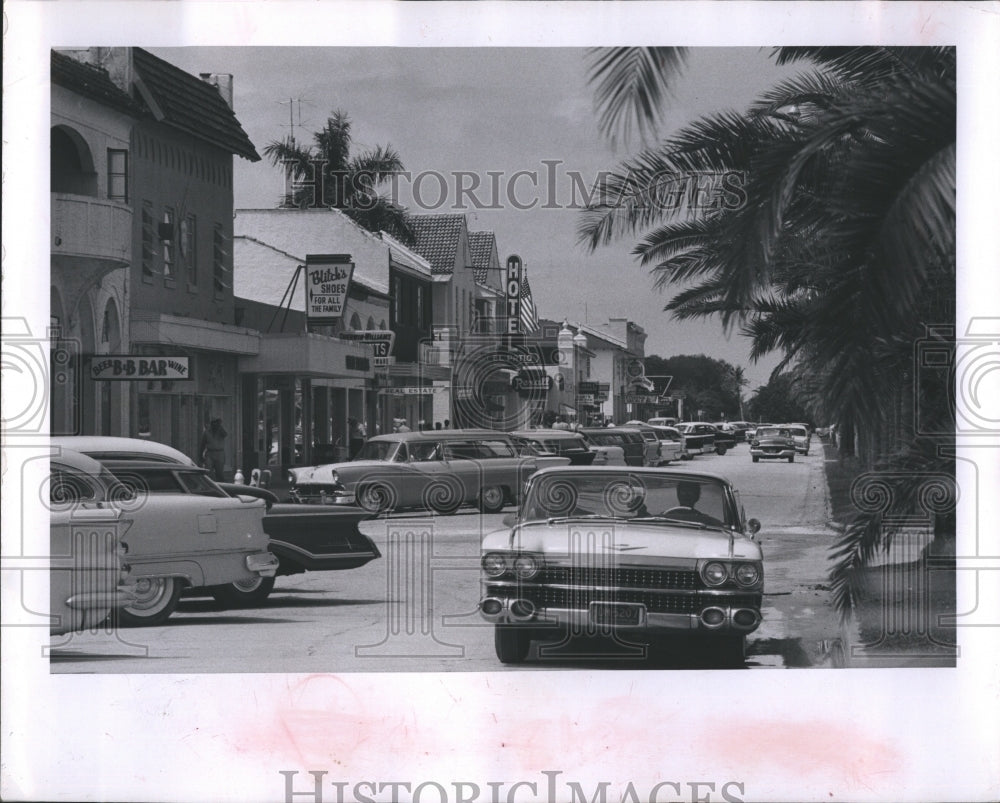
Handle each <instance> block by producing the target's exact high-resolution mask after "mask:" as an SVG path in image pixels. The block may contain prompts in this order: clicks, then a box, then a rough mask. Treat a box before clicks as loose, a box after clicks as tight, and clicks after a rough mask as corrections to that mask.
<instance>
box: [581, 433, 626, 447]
mask: <svg viewBox="0 0 1000 803" xmlns="http://www.w3.org/2000/svg"><path fill="white" fill-rule="evenodd" d="M587 439H588V440H589V441H590V442H591V443H594V444H596V445H597V446H620V445H621V443H622V436H621V435H616V434H614V433H612V432H588V433H587Z"/></svg>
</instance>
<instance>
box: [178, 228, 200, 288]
mask: <svg viewBox="0 0 1000 803" xmlns="http://www.w3.org/2000/svg"><path fill="white" fill-rule="evenodd" d="M180 240H181V259H183V260H184V264H185V265H187V281H188V284H189V285H191V286H192V287H197V286H198V251H197V249H196V248H195V243H196V239H195V219H194V215H187V216H185V218H184V219H183V220H182V221H181V237H180Z"/></svg>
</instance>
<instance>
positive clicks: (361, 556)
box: [52, 437, 381, 607]
mask: <svg viewBox="0 0 1000 803" xmlns="http://www.w3.org/2000/svg"><path fill="white" fill-rule="evenodd" d="M52 440H53V443H54V444H55V445H57V446H62V447H66V446H67V445H68V444H74V445H78V446H80V447H83V448H86V449H89V450H91V452H92V454H97V455H103V456H105V459H106V460H109V461H117V462H119V463H124V462H125V461H129V462H130V463H135V462H143V461H145V462H147V463H151V462H154V461H157V460H162V461H164V462H170V463H174V464H177V465H180V466H193V462H192V461H191V460H190V459H189V458H188V457H187V456H186V455H184V454H183V453H182V452H179V451H177V450H176V449H173V448H171V447H170V446H166V445H165V444H161V443H156V442H155V441H146V440H140V439H135V438H103V437H72V438H53V439H52ZM126 469H127V467H126V466H124V465H123V466H122V467H121V470H123V471H124V470H126ZM211 484H213V485H216V486H218V487H219V488H221V489H222V490H223V491H225V493H226V494H228V495H229V496H234V497H256V498H259V499H262V500H263V501H264V504H265V510H266V513H265V515H264V520H263V526H264V532H265V533H267V535H268V537H269V540H268V550H269V551H270V552H271V553H272V554H273V555H274V556H275V557H277V558H278V570H277V572H276V576H284V575H291V574H301V573H303V572H307V571H340V570H345V569H356V568H359V567H361V566H364V565H365V564H367V563H370V562H371V561H373V560H375V559H377V558H379V557H381V552H380V551H379V548H378V546H376V544H375V542H374V541H372V540H371V538H369V537H368V536H367V535H364V534H363V533H362V532H361V531H360V530H359V529H358V524H360V522H362V521H364V520H365V519H369V518H371V517H372V515H373V514H372V513H370V512H369V511H367V510H363V509H361V508H359V507H356V506H352V505H345V506H340V505H337V506H334V505H323V506H319V505H300V504H293V503H289V502H279V500H278V497H277V496H276V495H275V494H274V493H272V492H271V491H269V490H268V489H266V488H257V487H254V486H252V485H239V484H236V483H211ZM189 487H190V486H189V485H188V484H186V483H179V482H178V483H174V484H173V488H174V491H175V492H177V493H187V492H189ZM273 588H274V577H260V578H257V579H251V580H248V581H241V582H237V583H233V584H230V585H228V586H225V585H223V586H217V587H213V588H211V589H205V590H206V592H208V593H211V594H212V595H213V596H214V597H215V598H216V599H217V600H219V601H220V602H222V603H224V604H226V605H228V606H230V607H247V606H252V605H259V604H260V603H262V602H263V601H264V600H266V599H267V597H268V596H269V595H270V593H271V590H272V589H273Z"/></svg>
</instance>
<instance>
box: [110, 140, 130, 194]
mask: <svg viewBox="0 0 1000 803" xmlns="http://www.w3.org/2000/svg"><path fill="white" fill-rule="evenodd" d="M108 198H109V199H110V200H112V201H118V202H120V203H123V204H127V203H128V151H124V150H117V149H115V148H108Z"/></svg>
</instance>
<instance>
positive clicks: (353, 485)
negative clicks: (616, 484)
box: [288, 429, 569, 514]
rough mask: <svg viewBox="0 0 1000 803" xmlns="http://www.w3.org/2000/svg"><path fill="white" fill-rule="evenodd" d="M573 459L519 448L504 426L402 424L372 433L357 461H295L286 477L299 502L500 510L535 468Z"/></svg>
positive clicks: (376, 509)
mask: <svg viewBox="0 0 1000 803" xmlns="http://www.w3.org/2000/svg"><path fill="white" fill-rule="evenodd" d="M568 464H569V458H566V457H559V456H548V455H521V454H520V453H519V449H518V446H517V444H516V443H515V442H514V440H513V439H512V438H511V436H510V435H508V434H507V433H506V432H495V431H493V430H472V429H467V430H462V429H450V430H443V431H437V430H435V431H434V432H400V433H396V434H393V435H377V436H375V437H374V438H370V439H369V440H368V441H367V442H366V443H365V445H364V447H363V448H362V449H361V451H360V452H359V453H358V455H357V456H356V457H355V458H354V460H352V461H349V462H346V463H332V464H329V465H323V466H311V467H306V468H294V469H291V470H290V472H289V476H288V481H289V484H290V486H291V490H290V495H291V498H292V501H294V502H300V503H312V504H323V503H326V504H335V505H339V504H346V505H358V506H360V507H362V508H364V509H365V510H368V511H370V512H372V513H376V514H383V513H388V512H390V511H393V510H402V509H405V508H417V509H424V510H433V511H435V512H437V513H444V514H447V513H454V512H455V511H456V510H458V508H460V507H461V506H462V505H469V504H471V505H475V506H477V507H478V508H479V509H480V510H481V511H483V512H484V513H498V512H499V511H501V510H502V509H503V507H504V506H505V505H506V504H508V503H510V502H514V501H516V500H517V499H518V498H519V497H520V493H521V489H522V488H523V487H524V483H525V481H526V480H527V478H528V477H530V476H531V475H532V474H533V473H534V472H535V471H536V470H537V469H539V468H541V467H543V466H552V465H568Z"/></svg>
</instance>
